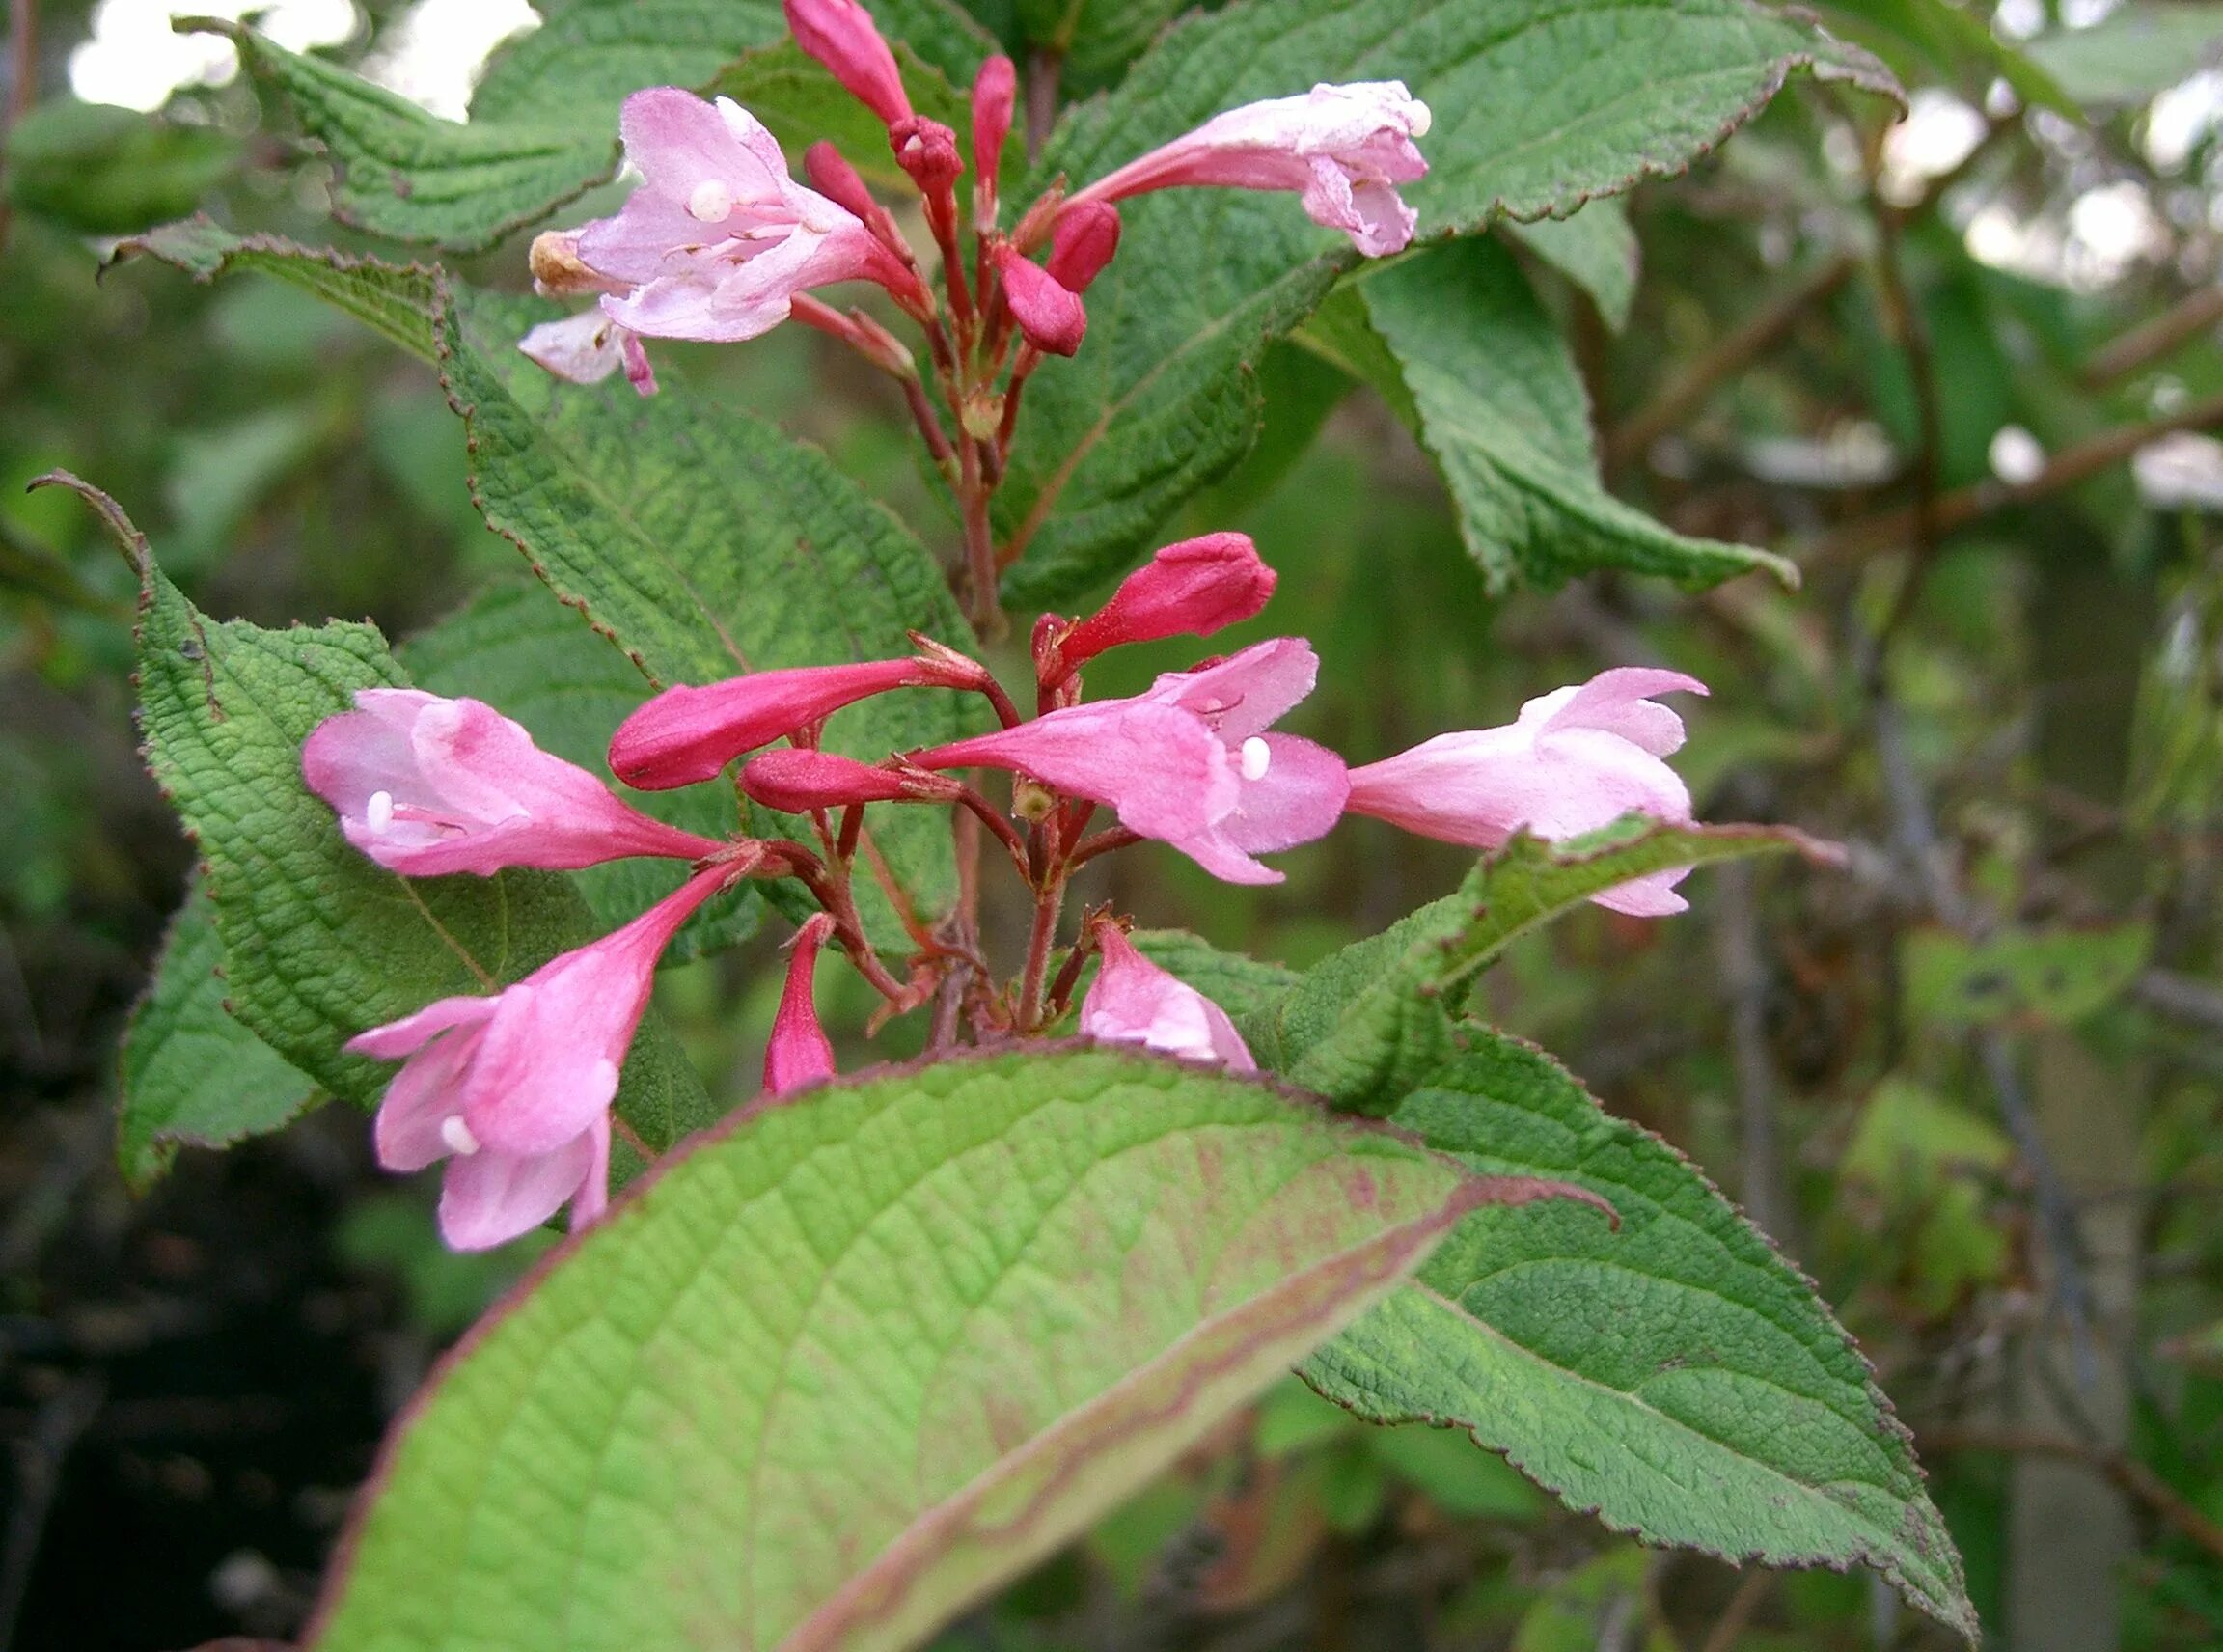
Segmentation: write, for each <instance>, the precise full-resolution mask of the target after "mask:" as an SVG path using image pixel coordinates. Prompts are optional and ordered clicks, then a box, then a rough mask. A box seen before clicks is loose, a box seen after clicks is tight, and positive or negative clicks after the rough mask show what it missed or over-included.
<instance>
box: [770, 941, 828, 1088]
mask: <svg viewBox="0 0 2223 1652" xmlns="http://www.w3.org/2000/svg"><path fill="white" fill-rule="evenodd" d="M833 933H834V920H833V919H831V918H829V917H827V916H826V914H825V913H823V912H819V913H814V914H812V916H811V917H810V920H809V921H808V922H805V923H804V925H803V927H802V928H800V929H798V930H797V931H796V932H795V940H794V950H793V951H791V952H789V953H788V954H787V984H786V985H785V986H784V987H782V989H781V992H780V1008H779V1011H778V1013H776V1014H775V1015H774V1016H773V1017H772V1038H771V1042H770V1043H769V1044H767V1045H766V1046H765V1050H764V1088H766V1089H767V1090H769V1091H770V1092H771V1093H772V1094H774V1095H787V1094H790V1093H792V1092H793V1091H795V1090H798V1089H801V1088H804V1086H806V1085H814V1084H823V1083H824V1082H825V1081H826V1080H828V1079H830V1078H832V1077H833V1076H834V1045H833V1042H832V1040H830V1039H829V1038H828V1037H827V1036H826V1029H825V1028H823V1027H821V1026H819V1025H818V1006H817V1005H816V1004H814V1003H813V1002H812V993H811V987H812V984H813V977H815V976H816V975H817V972H818V949H819V948H820V947H823V946H824V945H825V944H826V937H827V936H829V935H831V934H833Z"/></svg>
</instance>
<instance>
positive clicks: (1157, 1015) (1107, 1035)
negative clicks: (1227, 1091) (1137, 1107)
mask: <svg viewBox="0 0 2223 1652" xmlns="http://www.w3.org/2000/svg"><path fill="white" fill-rule="evenodd" d="M1096 947H1097V950H1098V951H1099V952H1101V953H1102V954H1103V958H1104V963H1103V967H1102V968H1101V969H1099V970H1098V971H1097V972H1096V982H1095V984H1094V985H1093V986H1091V987H1090V988H1089V989H1088V994H1087V996H1086V997H1085V998H1084V999H1082V1001H1081V1031H1082V1032H1083V1033H1085V1034H1087V1035H1088V1036H1089V1037H1091V1038H1101V1039H1103V1040H1104V1041H1105V1042H1106V1043H1111V1044H1140V1045H1142V1046H1143V1047H1144V1048H1146V1049H1151V1050H1156V1051H1158V1052H1159V1053H1160V1054H1162V1055H1167V1056H1179V1057H1182V1058H1183V1059H1185V1060H1195V1061H1217V1062H1219V1063H1220V1064H1221V1065H1222V1066H1225V1067H1228V1068H1230V1069H1231V1070H1233V1071H1235V1072H1238V1073H1254V1072H1256V1071H1257V1070H1258V1063H1257V1062H1256V1061H1254V1060H1251V1059H1250V1051H1249V1046H1247V1045H1246V1044H1245V1043H1244V1042H1243V1035H1242V1034H1241V1033H1238V1032H1236V1031H1235V1023H1234V1022H1232V1021H1230V1020H1228V1019H1227V1012H1226V1011H1225V1010H1224V1009H1221V1007H1220V1006H1219V1005H1217V1004H1214V1003H1213V1002H1212V1001H1211V1000H1210V999H1208V998H1206V997H1205V996H1204V995H1203V994H1202V993H1200V992H1198V991H1197V990H1196V989H1195V988H1194V987H1193V986H1191V985H1190V984H1189V983H1188V982H1187V981H1185V980H1182V979H1181V978H1180V977H1177V976H1173V975H1169V974H1167V973H1166V971H1165V970H1162V969H1160V968H1159V967H1158V966H1157V965H1156V964H1154V963H1152V962H1151V961H1150V960H1149V959H1148V958H1145V957H1144V956H1143V955H1142V954H1141V953H1140V952H1138V951H1137V950H1135V946H1134V943H1133V942H1131V941H1129V940H1128V939H1127V937H1126V936H1124V935H1122V934H1121V933H1120V932H1119V931H1118V929H1117V927H1115V926H1114V925H1112V924H1110V923H1106V924H1104V925H1102V926H1100V927H1099V928H1098V929H1097V931H1096Z"/></svg>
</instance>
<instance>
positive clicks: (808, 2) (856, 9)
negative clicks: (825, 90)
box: [786, 0, 911, 126]
mask: <svg viewBox="0 0 2223 1652" xmlns="http://www.w3.org/2000/svg"><path fill="white" fill-rule="evenodd" d="M786 6H787V27H788V28H789V29H791V30H792V31H794V35H795V43H796V44H797V45H799V46H801V47H802V48H803V49H804V50H805V51H807V52H809V53H810V55H811V56H812V57H814V58H816V59H817V60H818V61H819V62H820V63H822V64H824V65H825V66H826V67H827V68H828V69H832V70H833V71H834V78H835V79H836V80H838V81H839V82H840V83H841V84H842V85H843V86H844V87H846V88H847V89H848V91H849V95H850V96H852V97H854V98H856V99H857V101H858V102H860V103H862V104H864V107H865V108H867V109H869V110H871V111H872V113H873V114H875V115H877V116H879V117H880V122H881V124H883V125H888V126H892V125H893V124H895V123H896V122H898V121H900V120H903V119H905V118H906V117H907V116H909V115H910V113H911V98H910V96H909V95H908V94H906V93H905V92H904V90H903V75H902V73H901V71H900V70H898V69H896V67H895V54H894V53H893V52H891V51H890V50H889V49H888V42H887V41H884V40H882V39H881V38H880V31H879V29H878V28H876V27H874V25H873V22H872V14H871V13H869V12H867V11H865V10H864V7H862V6H860V5H859V4H857V0H786Z"/></svg>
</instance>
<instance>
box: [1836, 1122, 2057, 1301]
mask: <svg viewBox="0 0 2223 1652" xmlns="http://www.w3.org/2000/svg"><path fill="white" fill-rule="evenodd" d="M2014 1156H2015V1149H2014V1145H2013V1143H2010V1142H2009V1141H2008V1139H2007V1137H2006V1136H2005V1134H2004V1133H2002V1132H2001V1131H2000V1130H1999V1129H1998V1128H1997V1127H1996V1126H1994V1125H1992V1124H1990V1123H1989V1122H1988V1121H1986V1120H1984V1119H1982V1118H1978V1117H1976V1116H1975V1115H1972V1114H1970V1113H1967V1112H1965V1111H1963V1110H1962V1109H1961V1108H1958V1107H1953V1106H1949V1105H1948V1104H1946V1103H1945V1102H1942V1101H1940V1100H1939V1099H1938V1098H1937V1097H1936V1096H1935V1095H1932V1094H1930V1093H1929V1092H1928V1091H1926V1090H1922V1089H1919V1088H1916V1087H1914V1086H1913V1085H1910V1084H1907V1083H1906V1082H1905V1081H1904V1080H1900V1079H1886V1080H1884V1081H1883V1083H1881V1084H1880V1085H1878V1086H1877V1087H1876V1090H1875V1093H1874V1094H1872V1095H1871V1096H1870V1097H1869V1098H1868V1101H1867V1105H1866V1106H1864V1107H1862V1108H1861V1110H1860V1118H1859V1122H1858V1123H1857V1124H1855V1125H1854V1126H1853V1139H1852V1141H1851V1142H1849V1143H1847V1144H1846V1147H1845V1156H1844V1158H1843V1159H1842V1160H1841V1161H1839V1164H1838V1170H1839V1171H1840V1172H1841V1173H1842V1174H1843V1175H1844V1176H1845V1178H1846V1180H1847V1182H1848V1183H1850V1184H1852V1185H1853V1188H1855V1189H1856V1190H1859V1191H1861V1192H1864V1193H1866V1194H1867V1196H1868V1197H1869V1198H1870V1199H1871V1200H1873V1201H1876V1202H1877V1203H1878V1204H1879V1205H1880V1215H1881V1217H1882V1218H1883V1221H1882V1222H1880V1223H1878V1224H1875V1226H1877V1227H1880V1228H1882V1229H1884V1231H1883V1232H1881V1233H1880V1234H1879V1235H1878V1237H1877V1240H1876V1241H1875V1242H1876V1243H1877V1247H1878V1250H1879V1252H1880V1257H1879V1259H1880V1261H1881V1263H1882V1264H1883V1266H1882V1268H1880V1269H1879V1270H1878V1271H1888V1272H1889V1273H1890V1274H1891V1275H1892V1276H1893V1277H1894V1280H1895V1282H1896V1281H1903V1282H1904V1285H1905V1288H1906V1290H1907V1295H1908V1298H1909V1299H1910V1300H1911V1301H1912V1302H1913V1303H1914V1304H1915V1306H1916V1307H1918V1308H1921V1309H1923V1310H1924V1311H1926V1312H1929V1313H1932V1314H1938V1313H1943V1312H1945V1311H1947V1310H1948V1309H1950V1308H1952V1306H1953V1305H1954V1304H1955V1303H1956V1302H1957V1301H1959V1300H1960V1299H1961V1297H1962V1293H1963V1292H1964V1291H1966V1290H1968V1289H1969V1288H1970V1287H1972V1286H1976V1285H1982V1284H1989V1283H1990V1282H1992V1281H1994V1280H1998V1279H2000V1278H2001V1277H2002V1276H2003V1275H2004V1274H2005V1272H2006V1269H2007V1266H2008V1262H2009V1251H2008V1238H2007V1234H2006V1233H2005V1232H2004V1231H2003V1230H2002V1229H2001V1227H2000V1225H1999V1224H1998V1223H1996V1222H1994V1221H1992V1220H1991V1219H1990V1215H1989V1213H1988V1212H1987V1209H1986V1205H1987V1202H1988V1184H1990V1183H1991V1182H1992V1181H1994V1180H1995V1179H1996V1178H1997V1177H1998V1176H2000V1175H2002V1174H2003V1173H2004V1172H2005V1171H2006V1170H2007V1167H2008V1166H2009V1164H2010V1163H2011V1162H2012V1161H2013V1159H2014ZM1894 1241H1899V1242H1900V1243H1899V1244H1896V1245H1895V1244H1894ZM1894 1251H1897V1252H1898V1253H1894Z"/></svg>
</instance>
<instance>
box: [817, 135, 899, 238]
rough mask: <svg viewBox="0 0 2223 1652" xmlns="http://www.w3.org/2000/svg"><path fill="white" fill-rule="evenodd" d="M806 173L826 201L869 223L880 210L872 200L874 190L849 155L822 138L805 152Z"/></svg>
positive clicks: (878, 205)
mask: <svg viewBox="0 0 2223 1652" xmlns="http://www.w3.org/2000/svg"><path fill="white" fill-rule="evenodd" d="M803 176H804V177H805V178H807V179H810V187H811V188H813V189H815V190H816V191H818V193H819V194H821V195H823V196H825V197H826V199H827V200H829V201H831V202H833V203H834V204H835V205H836V206H839V207H841V208H843V209H844V210H846V211H849V212H853V213H855V214H856V215H857V216H858V217H860V218H862V219H864V222H865V223H867V224H869V223H871V222H872V219H873V216H874V214H876V213H877V212H878V211H879V210H880V204H879V203H878V202H877V201H875V200H873V199H872V192H871V191H870V190H869V189H867V188H865V187H864V179H862V178H860V177H859V176H858V174H857V169H856V168H855V167H853V166H851V165H850V164H849V161H848V157H847V156H845V155H843V154H842V152H841V151H839V150H837V149H836V148H835V147H834V146H833V145H832V144H830V143H827V142H826V141H824V140H823V139H821V140H820V141H819V142H817V143H814V144H812V145H811V146H810V148H809V149H807V150H805V151H803Z"/></svg>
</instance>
